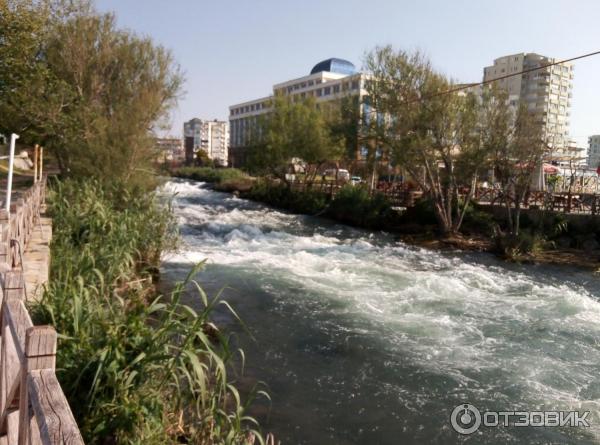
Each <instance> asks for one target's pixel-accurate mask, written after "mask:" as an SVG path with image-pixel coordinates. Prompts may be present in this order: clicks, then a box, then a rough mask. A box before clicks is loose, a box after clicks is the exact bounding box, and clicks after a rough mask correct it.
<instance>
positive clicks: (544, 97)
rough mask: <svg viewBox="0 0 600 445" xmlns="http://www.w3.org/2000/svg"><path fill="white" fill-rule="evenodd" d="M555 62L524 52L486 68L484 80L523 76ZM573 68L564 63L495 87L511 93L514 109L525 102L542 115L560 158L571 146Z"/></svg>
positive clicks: (544, 129) (541, 121)
mask: <svg viewBox="0 0 600 445" xmlns="http://www.w3.org/2000/svg"><path fill="white" fill-rule="evenodd" d="M554 62H556V59H553V58H550V57H545V56H541V55H539V54H535V53H526V54H525V53H521V54H513V55H510V56H504V57H500V58H498V59H496V60H494V64H493V65H492V66H488V67H485V68H484V69H483V80H484V82H485V81H491V80H494V79H499V78H501V77H504V76H507V75H509V74H515V73H520V72H522V71H524V70H528V69H531V68H538V67H544V66H546V65H548V64H551V63H554ZM572 80H573V66H572V65H571V64H570V63H563V64H560V65H554V66H551V67H548V66H546V67H545V68H542V69H539V70H535V71H532V72H528V73H524V74H520V75H516V76H512V77H508V78H505V79H499V80H497V81H496V82H494V84H496V85H497V86H499V87H500V88H503V89H504V90H506V91H507V92H508V95H509V102H510V104H511V105H513V106H515V107H516V106H517V105H518V104H520V103H525V104H526V105H527V107H528V108H529V110H531V111H534V112H535V113H536V114H537V115H539V122H540V124H541V125H543V133H544V137H545V139H546V141H547V142H548V144H549V145H550V146H551V147H552V148H553V151H555V152H556V155H557V156H560V155H561V152H562V151H563V150H566V149H567V148H568V146H569V145H570V141H569V115H570V113H569V108H570V107H571V97H572V93H571V91H572V88H573V83H572Z"/></svg>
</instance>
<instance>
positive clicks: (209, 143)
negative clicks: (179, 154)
mask: <svg viewBox="0 0 600 445" xmlns="http://www.w3.org/2000/svg"><path fill="white" fill-rule="evenodd" d="M183 135H184V138H185V144H184V145H185V160H186V163H187V164H191V163H192V162H193V160H194V154H195V153H196V152H197V151H198V150H204V151H205V152H206V153H207V154H208V157H209V158H210V159H213V160H214V161H216V162H217V163H219V164H220V165H223V166H225V165H227V156H228V147H229V124H228V122H225V121H218V120H216V119H215V120H212V121H208V120H202V119H198V118H195V119H191V120H189V121H188V122H185V123H184V124H183Z"/></svg>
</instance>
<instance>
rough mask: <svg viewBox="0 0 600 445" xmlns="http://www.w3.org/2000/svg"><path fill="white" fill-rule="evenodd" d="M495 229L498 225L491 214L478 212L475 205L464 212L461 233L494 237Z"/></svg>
mask: <svg viewBox="0 0 600 445" xmlns="http://www.w3.org/2000/svg"><path fill="white" fill-rule="evenodd" d="M497 227H498V224H497V223H496V221H495V220H494V216H493V215H492V214H491V213H489V212H485V211H483V210H479V209H478V208H477V206H476V205H470V206H469V207H468V208H467V211H466V212H465V217H464V219H463V224H462V227H461V231H463V232H468V233H476V234H481V235H485V236H494V234H495V233H496V230H497Z"/></svg>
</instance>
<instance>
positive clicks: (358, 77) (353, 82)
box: [229, 58, 367, 167]
mask: <svg viewBox="0 0 600 445" xmlns="http://www.w3.org/2000/svg"><path fill="white" fill-rule="evenodd" d="M364 88H365V75H364V74H362V73H360V72H358V71H357V70H356V67H355V66H354V65H353V64H352V63H351V62H349V61H347V60H343V59H337V58H331V59H327V60H324V61H322V62H319V63H317V64H316V65H315V66H314V67H313V69H312V70H311V71H310V74H308V75H307V76H302V77H299V78H296V79H292V80H288V81H285V82H281V83H277V84H275V85H273V94H272V95H270V96H265V97H262V98H259V99H254V100H250V101H247V102H242V103H239V104H236V105H232V106H230V107H229V123H230V128H231V140H230V148H229V161H230V162H229V164H230V165H231V166H233V167H238V166H240V165H243V163H244V161H245V149H246V148H247V146H248V142H249V138H250V134H251V133H252V129H254V128H255V127H256V124H257V120H258V117H259V116H261V115H263V114H265V113H268V112H269V108H270V103H271V100H272V99H273V97H274V96H275V95H284V96H291V97H293V98H298V99H304V98H308V97H314V98H315V100H316V101H317V103H318V102H326V101H333V100H340V99H341V98H343V97H348V96H353V95H354V96H358V97H359V99H360V98H361V97H362V96H364V95H365V94H366V91H365V89H364ZM360 102H362V101H359V103H360ZM366 106H367V105H366V104H363V107H366ZM363 112H364V110H363Z"/></svg>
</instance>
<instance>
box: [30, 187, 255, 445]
mask: <svg viewBox="0 0 600 445" xmlns="http://www.w3.org/2000/svg"><path fill="white" fill-rule="evenodd" d="M49 202H50V215H51V216H52V218H53V225H54V227H55V230H54V238H53V242H52V266H51V276H50V282H49V285H48V287H47V289H46V292H45V294H44V297H43V299H42V300H41V302H40V303H39V304H34V305H33V306H32V307H31V312H32V315H33V317H34V319H35V321H36V323H42V324H43V323H47V324H52V325H53V326H55V327H56V329H57V331H58V332H59V333H60V340H59V347H58V356H57V363H58V364H59V368H60V369H59V370H58V371H57V375H58V377H59V380H60V382H61V385H62V386H63V389H64V391H65V393H66V395H67V397H68V399H69V402H70V404H71V407H72V409H73V412H74V414H75V416H76V419H77V422H78V425H79V426H80V428H81V431H82V434H83V435H84V438H85V440H86V443H139V444H142V443H143V444H150V443H156V444H162V443H176V442H179V443H200V444H238V443H239V444H246V443H255V442H254V440H256V443H264V439H263V437H262V436H261V434H260V433H259V432H258V431H257V425H256V422H255V421H254V420H253V419H252V418H251V417H249V416H247V415H246V414H245V408H246V406H247V402H243V401H242V399H241V397H240V394H239V393H238V391H237V389H236V388H235V386H234V380H233V379H232V374H231V372H233V371H234V369H233V368H232V363H233V361H234V358H235V356H236V354H241V359H242V362H243V353H242V352H241V351H236V350H232V349H231V347H230V343H229V339H228V337H227V334H226V333H224V332H222V331H221V330H220V329H219V328H218V326H216V325H215V324H214V323H213V322H212V320H211V314H212V312H213V311H214V310H215V308H216V307H217V306H219V305H224V306H225V307H227V308H229V306H228V305H227V303H225V302H224V301H221V300H220V299H219V298H218V297H217V298H210V297H209V296H207V295H206V294H205V293H204V292H203V291H202V289H201V288H200V286H199V285H198V283H197V282H195V281H194V280H193V276H194V275H195V273H196V272H197V271H198V268H196V269H193V270H192V271H190V275H189V278H188V280H187V281H186V282H184V283H180V284H177V285H176V286H175V288H174V289H173V291H172V292H171V293H170V294H169V295H166V296H157V295H156V292H155V289H154V286H153V282H154V280H153V277H155V275H156V268H157V266H158V263H159V261H160V255H161V253H162V252H164V251H165V250H166V249H170V248H173V247H174V243H175V241H176V233H175V222H174V220H173V216H172V215H171V213H170V212H169V210H168V209H165V208H164V207H163V206H162V205H160V204H159V203H158V201H157V197H156V195H155V194H154V193H148V192H144V191H142V190H131V189H128V188H127V187H124V186H122V185H112V186H106V185H101V184H100V183H99V182H96V181H74V180H69V181H65V182H56V183H54V185H53V186H52V187H51V191H50V195H49ZM189 286H192V287H193V288H194V289H195V292H196V295H197V298H198V301H199V303H201V304H200V306H201V309H199V310H195V309H193V308H191V307H190V306H187V305H184V304H182V303H181V297H182V295H183V293H184V291H185V289H186V287H189ZM229 310H231V311H232V312H233V309H231V308H229ZM234 315H235V313H234ZM238 362H239V360H238ZM262 394H264V393H262ZM265 395H266V394H265Z"/></svg>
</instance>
